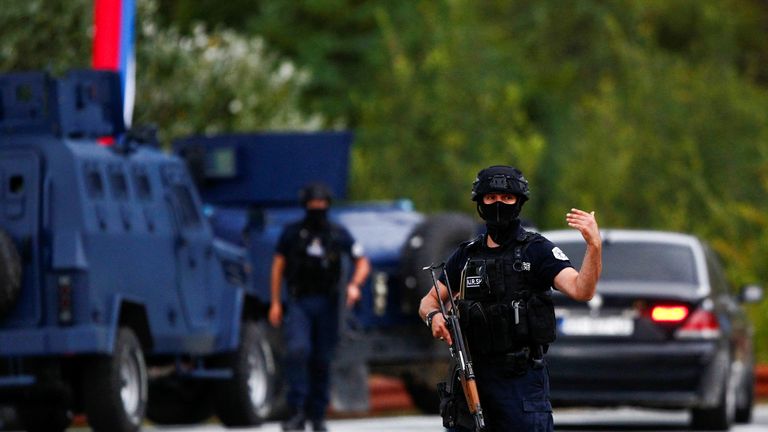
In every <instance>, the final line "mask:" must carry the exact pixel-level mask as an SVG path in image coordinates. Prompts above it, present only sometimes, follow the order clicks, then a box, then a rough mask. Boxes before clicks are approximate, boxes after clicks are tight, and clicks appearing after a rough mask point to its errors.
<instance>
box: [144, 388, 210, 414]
mask: <svg viewBox="0 0 768 432" xmlns="http://www.w3.org/2000/svg"><path fill="white" fill-rule="evenodd" d="M211 416H213V395H212V394H211V383H210V382H207V381H199V380H182V379H178V378H175V377H167V378H158V379H156V380H153V381H150V383H149V400H148V402H147V418H148V419H150V420H152V421H153V422H155V423H157V424H160V425H190V424H195V423H200V422H202V421H203V420H206V419H208V418H209V417H211Z"/></svg>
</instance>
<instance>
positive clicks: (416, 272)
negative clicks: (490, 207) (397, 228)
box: [400, 213, 478, 313]
mask: <svg viewBox="0 0 768 432" xmlns="http://www.w3.org/2000/svg"><path fill="white" fill-rule="evenodd" d="M477 228H478V226H477V224H476V223H475V221H474V220H473V219H472V218H471V217H469V216H467V215H465V214H461V213H439V214H436V215H433V216H430V217H429V218H427V219H426V220H425V221H423V222H421V223H420V224H418V225H417V226H416V227H415V228H414V229H413V231H412V232H411V234H410V235H409V236H408V239H407V240H406V242H405V244H404V245H403V250H402V252H401V259H400V274H401V277H402V279H403V283H404V285H405V287H406V290H405V295H404V296H403V305H402V306H403V307H402V309H403V310H404V311H412V312H413V313H416V309H417V308H418V307H419V301H420V300H421V298H422V297H424V295H425V294H426V293H427V291H428V290H429V289H430V288H431V287H432V276H431V275H430V274H429V272H428V271H424V270H423V268H424V267H425V266H428V265H430V264H438V263H440V262H442V261H444V260H446V259H448V256H449V255H450V254H451V252H453V250H454V249H455V248H456V247H457V246H458V245H459V244H460V243H461V242H464V241H467V240H470V239H472V238H473V237H474V236H475V235H476V234H477ZM452 288H453V289H458V287H452Z"/></svg>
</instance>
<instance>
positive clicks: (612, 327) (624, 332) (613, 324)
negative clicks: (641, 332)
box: [558, 316, 635, 336]
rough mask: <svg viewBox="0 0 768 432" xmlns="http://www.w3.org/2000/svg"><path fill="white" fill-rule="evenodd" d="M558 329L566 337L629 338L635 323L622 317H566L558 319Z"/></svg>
mask: <svg viewBox="0 0 768 432" xmlns="http://www.w3.org/2000/svg"><path fill="white" fill-rule="evenodd" d="M558 327H559V328H560V332H561V333H562V334H564V335H568V336H629V335H631V334H632V333H633V332H634V331H635V321H634V320H633V319H632V318H629V317H622V316H613V317H591V316H566V317H561V318H560V319H559V326H558Z"/></svg>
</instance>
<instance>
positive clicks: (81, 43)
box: [0, 0, 93, 73]
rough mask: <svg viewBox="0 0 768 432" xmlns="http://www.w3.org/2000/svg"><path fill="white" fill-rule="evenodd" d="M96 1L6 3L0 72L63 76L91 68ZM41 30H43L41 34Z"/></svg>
mask: <svg viewBox="0 0 768 432" xmlns="http://www.w3.org/2000/svg"><path fill="white" fill-rule="evenodd" d="M92 2H93V0H24V1H6V2H3V4H2V7H0V29H2V30H0V36H1V37H0V70H3V71H9V70H17V71H23V70H35V69H47V70H49V71H51V72H53V73H61V72H64V71H66V70H68V69H75V68H84V67H87V66H88V65H89V61H90V53H91V44H92V43H91V37H90V36H89V31H88V29H89V28H90V27H91V23H92V22H93V15H92V13H93V11H92V8H93V6H92ZM41 29H44V30H43V31H41Z"/></svg>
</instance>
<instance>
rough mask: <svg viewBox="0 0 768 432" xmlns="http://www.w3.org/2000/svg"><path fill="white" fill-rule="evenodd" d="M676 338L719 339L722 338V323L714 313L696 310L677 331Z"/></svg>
mask: <svg viewBox="0 0 768 432" xmlns="http://www.w3.org/2000/svg"><path fill="white" fill-rule="evenodd" d="M675 336H676V337H677V338H678V339H717V338H718V337H720V323H719V322H718V321H717V316H715V314H714V313H713V312H712V311H709V310H705V309H696V310H695V311H694V312H693V313H692V314H691V316H690V317H689V318H688V320H686V322H685V324H684V325H683V326H682V327H680V328H679V329H677V331H676V332H675Z"/></svg>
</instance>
